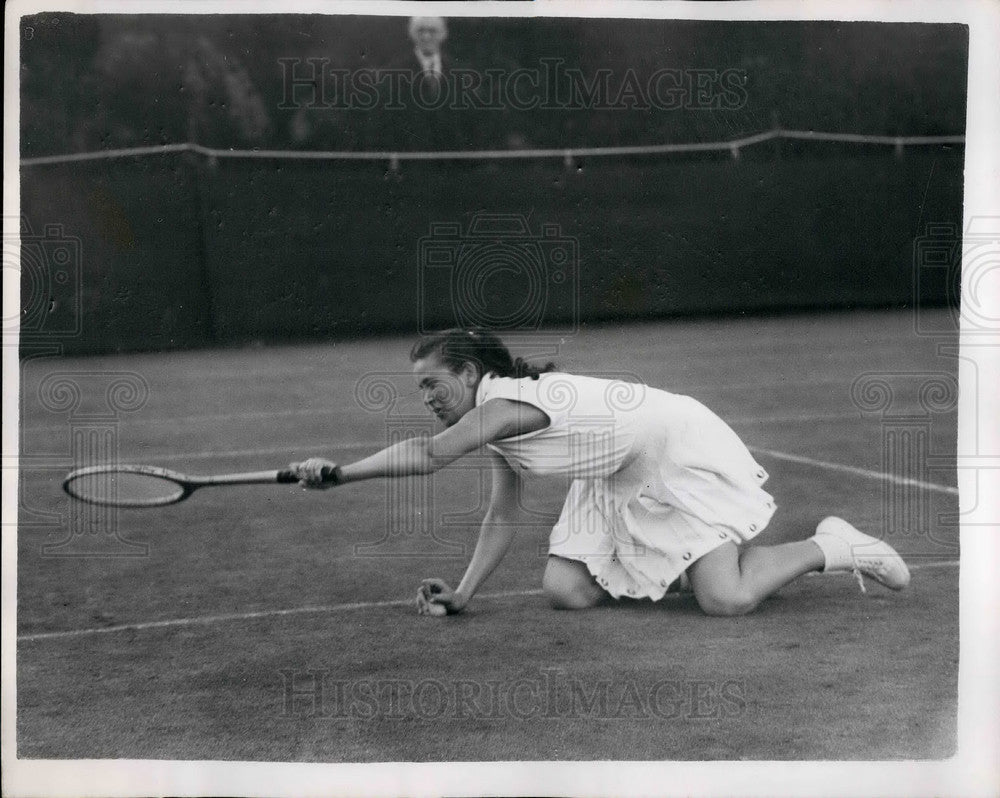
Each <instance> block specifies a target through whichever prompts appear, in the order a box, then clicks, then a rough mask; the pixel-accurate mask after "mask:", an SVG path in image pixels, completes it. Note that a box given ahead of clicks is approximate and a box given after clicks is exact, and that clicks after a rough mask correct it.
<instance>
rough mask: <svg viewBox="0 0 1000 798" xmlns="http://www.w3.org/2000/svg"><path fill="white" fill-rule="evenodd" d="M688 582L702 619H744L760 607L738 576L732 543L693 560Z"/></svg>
mask: <svg viewBox="0 0 1000 798" xmlns="http://www.w3.org/2000/svg"><path fill="white" fill-rule="evenodd" d="M688 578H689V579H690V580H691V588H692V590H693V591H694V597H695V599H697V601H698V606H699V607H701V609H702V612H704V613H705V614H706V615H746V614H747V613H748V612H751V611H752V610H753V609H754V608H756V606H757V605H758V604H759V603H760V598H759V597H758V596H756V595H755V594H754V593H753V591H752V590H751V589H750V588H749V587H748V586H747V585H746V584H745V582H744V580H743V577H742V575H741V574H740V565H739V550H738V549H737V547H736V546H735V545H734V544H732V543H726V544H724V545H722V546H719V547H718V548H717V549H714V550H712V551H710V552H708V554H706V555H704V556H703V557H701V558H700V559H698V560H696V561H695V563H694V565H692V566H691V567H690V568H689V569H688Z"/></svg>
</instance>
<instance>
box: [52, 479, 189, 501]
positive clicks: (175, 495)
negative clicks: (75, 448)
mask: <svg viewBox="0 0 1000 798" xmlns="http://www.w3.org/2000/svg"><path fill="white" fill-rule="evenodd" d="M66 490H67V492H68V493H69V494H70V495H72V496H75V497H76V498H78V499H82V500H83V501H87V502H91V503H93V504H110V505H118V506H123V507H128V506H134V507H143V506H155V505H160V504H171V503H173V502H175V501H178V500H179V499H181V498H182V497H183V495H184V486H183V485H181V484H179V483H178V482H175V481H174V480H172V479H170V478H168V477H165V476H160V475H156V474H139V473H134V472H129V471H113V470H108V471H102V472H98V473H91V474H86V473H85V474H80V475H78V476H75V477H72V478H71V479H69V480H68V481H67V482H66Z"/></svg>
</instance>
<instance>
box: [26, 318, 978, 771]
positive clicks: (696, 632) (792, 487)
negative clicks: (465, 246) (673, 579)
mask: <svg viewBox="0 0 1000 798" xmlns="http://www.w3.org/2000/svg"><path fill="white" fill-rule="evenodd" d="M936 343H937V341H935V340H932V339H927V338H921V337H918V336H916V335H914V333H913V331H912V319H911V317H910V316H909V315H908V314H905V313H851V314H838V315H822V316H790V317H780V318H756V319H746V320H740V321H708V320H699V321H677V322H659V323H646V324H636V325H629V326H623V327H618V326H612V325H605V326H596V327H591V328H586V329H584V330H583V331H581V332H580V334H579V335H577V336H575V337H573V338H571V339H569V340H567V341H566V342H565V343H564V345H563V346H562V347H561V349H560V352H559V353H558V360H559V361H560V364H561V365H564V366H565V367H566V368H567V370H577V371H581V372H617V373H623V374H625V373H629V374H634V375H635V376H637V377H639V378H642V379H643V380H645V381H647V382H648V383H649V384H652V385H656V386H659V387H664V388H667V389H669V390H675V391H678V392H684V393H691V394H693V395H695V396H697V397H698V398H700V399H702V400H703V401H704V402H706V403H707V404H708V405H709V406H710V407H712V408H713V409H715V410H716V411H717V412H719V413H720V414H721V415H722V416H723V417H724V418H726V419H728V420H729V421H730V423H731V424H732V425H733V426H734V428H735V429H737V431H738V432H740V434H741V435H742V436H743V437H744V439H745V440H746V441H747V443H748V444H749V445H751V446H757V447H762V448H766V449H773V450H777V451H781V452H787V453H791V454H797V455H802V456H806V457H811V458H814V459H817V460H824V461H833V462H838V463H843V464H847V465H852V466H857V467H861V468H867V469H872V470H876V471H880V470H883V464H884V463H885V456H884V454H883V440H884V438H885V435H886V434H887V430H888V431H891V429H892V424H894V423H896V422H887V421H885V420H880V419H879V418H878V417H872V416H870V415H866V414H862V413H860V412H859V411H858V409H857V408H856V407H855V406H854V405H853V404H852V403H851V398H850V386H851V383H852V382H853V381H854V380H855V379H856V378H857V377H859V376H861V375H863V374H866V373H875V372H907V373H912V374H922V373H926V374H930V373H933V372H942V373H946V374H947V373H954V371H955V361H954V359H953V358H951V359H948V358H944V357H941V356H939V355H938V354H937V353H936V350H935V344H936ZM407 344H408V342H407V341H404V340H402V339H391V338H390V339H381V340H377V341H366V342H353V343H336V344H329V345H320V344H313V345H300V346H284V347H273V348H248V349H228V350H213V351H199V352H183V353H172V354H159V355H154V354H145V355H129V356H117V357H112V356H104V357H99V358H98V357H92V358H79V359H66V360H59V361H57V360H46V361H38V362H34V363H28V364H26V365H25V368H24V370H23V376H24V382H23V386H22V396H23V410H22V424H23V431H22V440H23V453H24V454H27V455H28V456H29V459H28V461H27V465H26V466H25V467H24V469H23V470H22V480H23V485H22V495H23V498H22V513H21V526H20V529H19V539H18V556H19V561H18V579H19V583H18V602H19V606H18V632H19V634H20V635H22V636H26V637H25V639H22V640H20V641H19V645H18V752H19V755H20V756H22V757H55V758H64V757H68V758H90V757H97V758H102V757H127V758H178V759H206V758H207V759H254V760H296V761H424V760H428V761H430V760H504V759H617V758H621V759H636V760H644V759H650V760H663V759H670V760H683V759H740V758H743V759H756V758H763V759H813V758H818V759H824V758H829V759H840V758H857V759H881V758H939V757H946V756H949V755H950V754H952V753H953V752H954V746H955V720H956V718H955V713H956V678H957V663H958V568H957V567H953V566H948V565H945V566H935V565H933V564H934V563H941V562H948V561H954V560H956V559H957V557H958V548H957V539H958V534H957V532H958V530H957V528H956V527H955V526H953V525H949V524H948V523H944V522H942V521H941V520H940V519H939V515H940V514H942V513H955V512H957V497H956V496H954V495H950V494H948V493H944V492H930V493H924V492H917V493H914V494H913V496H912V497H911V498H914V499H920V498H921V497H924V498H925V499H926V503H925V504H923V505H920V508H921V509H920V514H919V515H918V516H917V517H916V520H915V522H914V523H913V524H911V525H908V526H906V527H905V528H903V527H899V526H892V527H887V523H886V520H885V516H884V512H885V511H884V509H883V504H884V490H883V486H882V483H880V482H879V481H878V480H875V479H872V478H869V477H864V476H859V475H852V474H845V473H840V472H837V471H833V470H830V469H828V468H823V467H817V466H809V465H799V464H796V463H792V462H788V461H784V460H780V459H775V458H773V457H770V456H766V455H763V454H762V455H760V456H759V459H760V461H761V463H762V464H763V465H765V467H766V468H767V469H768V471H769V472H770V474H771V480H770V482H769V483H768V486H767V487H768V488H769V490H771V492H772V493H773V494H774V496H775V498H776V500H777V502H778V505H779V511H778V513H777V514H776V516H775V518H774V520H773V521H772V525H771V526H770V527H769V528H768V529H767V530H766V531H765V532H764V533H763V534H762V535H761V536H760V537H759V538H758V541H757V542H760V543H768V542H780V541H784V540H795V539H800V538H804V537H806V536H808V535H809V534H811V531H812V528H813V527H814V525H815V523H816V521H817V520H818V519H819V518H821V517H822V516H823V515H825V514H828V513H833V512H836V513H838V514H841V515H844V516H845V517H847V518H849V519H850V520H851V521H852V522H854V523H855V524H857V525H858V526H860V527H862V528H864V529H868V530H870V531H872V532H873V533H874V534H880V535H883V536H885V537H886V539H887V540H889V541H890V542H891V543H893V545H895V546H896V547H897V548H899V549H900V551H901V552H903V554H904V555H905V556H906V557H907V558H908V560H909V561H910V562H911V564H913V565H914V566H917V568H915V570H914V581H913V585H912V586H911V589H910V590H908V591H905V592H903V593H901V594H891V593H889V592H888V591H885V590H883V589H881V588H879V587H878V586H871V587H870V588H869V591H870V592H869V594H868V595H862V594H861V593H860V592H859V591H858V589H857V587H856V585H855V583H854V581H853V580H852V579H850V578H849V577H845V576H829V577H822V576H818V577H810V578H805V579H802V580H799V581H798V582H796V583H794V584H792V585H789V586H788V587H786V588H784V589H783V590H782V591H781V592H780V593H779V594H778V595H777V596H775V597H773V598H772V599H769V600H768V601H767V602H765V603H764V604H763V605H762V607H761V608H760V609H759V610H758V611H757V612H755V613H754V614H752V615H750V616H747V617H743V618H735V619H719V618H707V617H705V616H704V615H702V614H701V613H700V612H699V611H698V609H697V607H696V605H695V604H694V602H693V601H692V600H691V599H690V598H686V597H681V598H676V597H672V598H668V599H667V600H665V601H664V602H663V603H661V604H657V605H652V604H650V603H646V602H643V603H631V604H629V603H624V604H622V605H620V606H615V607H609V608H601V609H596V610H592V611H587V612H581V613H559V612H555V611H553V610H550V609H548V607H547V605H546V604H545V602H544V599H543V598H542V597H541V596H540V595H538V594H537V592H530V591H537V590H538V588H539V586H540V580H541V574H542V570H543V568H544V563H545V556H544V544H545V541H546V538H547V529H546V524H547V523H548V522H546V520H545V517H544V515H545V514H546V513H554V512H557V511H558V508H559V506H560V503H561V498H562V488H561V486H560V485H558V484H554V483H552V484H543V485H540V486H536V487H534V488H532V490H531V491H530V492H529V493H528V495H527V496H526V501H528V502H529V503H530V506H531V507H532V508H534V509H537V510H538V512H539V514H540V518H539V524H538V526H537V528H535V529H528V530H525V531H524V532H523V533H522V534H520V535H519V536H518V538H517V540H516V541H515V544H514V546H513V549H512V551H511V553H510V554H509V555H508V557H507V559H506V560H505V561H504V562H503V563H502V564H501V566H500V567H499V569H498V571H497V572H496V573H495V574H494V576H493V577H492V579H491V580H490V582H488V583H487V585H486V586H485V587H484V588H483V593H484V594H493V593H497V592H504V593H518V592H525V591H528V593H527V594H523V595H508V596H506V597H492V598H491V597H489V596H488V595H487V596H484V597H482V598H479V599H477V600H475V601H474V602H473V604H472V606H471V607H470V609H469V611H468V612H467V613H466V614H465V615H463V616H459V617H456V618H448V619H444V620H437V619H429V618H421V617H418V616H416V614H415V612H414V610H413V608H412V607H410V606H402V605H386V604H385V602H391V601H393V600H408V599H409V598H410V597H411V596H412V594H413V593H414V592H415V589H416V586H417V584H418V582H419V579H420V578H422V577H425V576H442V577H444V578H446V579H449V580H457V579H458V578H459V576H460V575H461V572H462V570H463V567H464V564H465V562H466V560H467V558H468V556H469V553H470V552H471V546H472V545H473V544H474V540H475V533H476V528H477V521H478V515H477V510H478V509H479V507H480V501H479V489H480V486H481V483H482V479H483V478H484V476H485V475H483V474H481V473H480V471H479V468H478V466H477V465H476V463H474V462H473V463H470V464H464V465H463V464H456V465H454V466H452V467H450V468H449V469H447V470H446V471H444V472H441V473H439V474H438V475H435V477H434V478H433V480H432V481H431V483H430V488H429V493H428V496H427V497H425V498H420V497H418V498H413V495H414V494H406V493H400V492H398V491H397V492H393V493H390V492H388V483H379V482H372V483H365V484H359V485H352V486H349V487H346V488H344V489H342V490H337V491H330V492H326V493H322V494H316V493H308V494H307V493H305V492H303V491H301V490H299V489H297V488H295V487H280V486H275V487H264V488H232V489H219V490H205V491H202V492H199V493H198V494H196V495H195V496H194V497H193V498H192V499H190V500H188V501H187V502H185V503H183V504H181V505H177V506H174V507H170V508H164V509H161V510H152V511H136V510H132V511H121V512H120V515H119V516H118V528H119V530H120V533H121V534H122V536H123V537H125V538H127V539H131V540H134V541H140V542H143V543H146V544H148V547H149V549H148V554H147V556H144V557H132V558H110V557H104V558H96V559H79V558H68V557H60V556H51V555H48V556H46V555H43V553H42V546H44V545H45V544H50V545H51V544H57V543H59V542H60V541H62V540H63V539H64V538H65V537H66V534H67V532H66V520H65V519H66V517H67V514H68V513H69V511H70V507H69V504H68V501H67V500H66V499H64V498H63V496H62V494H61V491H60V490H59V480H60V478H61V476H62V475H63V473H64V472H65V470H66V468H65V467H64V465H65V464H66V463H68V462H69V451H70V450H69V434H70V425H69V424H68V422H67V419H66V416H65V415H59V414H55V413H51V412H49V411H47V410H45V409H44V408H42V407H41V406H40V405H39V402H38V399H37V390H38V385H39V383H40V381H41V380H42V379H44V377H45V376H46V375H47V374H50V373H52V372H55V371H66V372H74V373H77V372H80V373H82V372H102V371H103V372H107V371H129V372H134V373H136V374H140V375H142V377H143V378H144V379H145V380H146V382H147V383H148V384H149V388H150V397H149V401H148V403H147V404H146V406H145V407H144V408H142V409H141V410H138V411H136V412H134V413H131V414H127V415H125V416H123V418H122V420H121V421H120V426H119V428H118V432H119V436H120V448H121V453H122V459H123V460H126V461H133V462H149V463H154V464H162V465H166V466H168V467H172V468H176V469H179V470H183V471H189V472H195V473H197V472H202V473H212V472H218V471H226V470H244V469H258V468H267V467H279V466H281V465H283V464H284V463H285V462H287V461H288V460H291V459H295V458H297V457H299V456H302V455H310V454H320V453H329V454H331V455H332V456H334V457H337V458H341V459H346V458H349V457H354V456H358V455H360V454H363V453H364V452H366V451H369V450H370V449H371V447H372V446H373V445H374V444H375V443H377V442H378V441H383V440H385V439H386V436H387V434H388V431H389V430H391V429H398V428H401V427H407V425H409V427H408V428H415V425H416V426H419V424H420V423H424V422H423V421H420V422H419V423H418V422H417V421H415V420H414V421H410V420H407V419H408V417H409V415H410V414H415V413H419V412H420V409H419V406H418V405H417V404H416V403H414V402H413V401H412V399H411V398H405V399H404V400H403V401H402V403H401V404H400V405H399V406H398V407H397V408H396V410H395V413H394V415H393V416H392V417H391V419H390V420H389V421H387V420H386V416H385V415H384V414H379V413H375V412H369V411H366V410H364V409H362V408H361V407H359V406H358V403H357V401H356V399H355V386H356V384H357V383H358V381H359V380H361V379H362V378H363V377H364V376H365V375H366V374H368V373H371V372H379V371H382V372H387V373H390V374H398V375H401V376H399V377H398V378H397V381H398V382H399V384H400V385H403V384H405V372H406V370H407V368H408V364H407V362H406V357H405V353H406V351H407V348H408V346H407ZM893 384H894V385H895V386H897V388H898V390H897V396H896V398H895V401H896V405H894V408H893V409H894V410H896V409H899V410H900V411H901V412H906V413H909V414H911V415H912V414H913V413H914V412H916V411H917V410H918V409H919V404H918V401H917V399H918V397H917V393H916V389H915V387H914V386H915V385H918V384H919V381H918V382H916V383H915V382H913V381H912V380H910V379H909V378H901V377H896V378H893ZM414 418H415V419H417V418H420V417H419V416H414ZM924 428H925V432H926V434H927V436H928V449H927V451H928V452H929V453H930V454H931V455H933V456H934V457H938V456H940V458H941V462H944V463H945V464H947V462H948V459H949V457H951V453H953V451H954V446H955V416H954V413H949V412H945V413H941V414H936V415H934V416H932V417H930V418H929V419H928V420H927V423H926V424H925V425H924ZM241 452H242V453H241ZM31 458H34V459H33V460H32V459H31ZM935 462H938V461H937V460H935ZM923 478H925V479H927V480H929V481H932V482H936V483H940V484H944V485H953V484H954V478H955V475H954V472H953V470H949V469H947V468H941V469H939V470H937V471H934V472H931V473H929V474H926V475H924V476H923ZM407 496H410V498H406V497H407ZM390 497H392V498H391V501H392V502H395V505H396V506H397V508H401V509H397V510H396V511H394V512H395V514H396V515H397V516H399V520H398V521H397V522H394V523H395V526H393V525H391V524H390V523H389V521H388V520H387V518H388V516H389V515H390V510H389V509H388V506H389V505H388V504H387V503H388V502H390ZM401 497H402V498H401ZM46 511H47V512H53V513H61V514H62V515H63V520H62V521H52V520H47V519H46V518H45V517H43V516H42V515H41V513H43V512H46ZM418 511H419V513H420V516H419V517H418V516H416V515H414V514H415V513H416V512H418ZM411 513H412V514H411ZM410 519H413V520H410ZM419 519H430V522H429V524H428V525H427V526H426V527H423V528H422V527H421V526H420V521H419ZM387 529H392V531H393V532H394V534H390V535H387V534H386V532H387ZM422 529H423V530H424V531H421V530H422ZM428 529H433V530H434V534H433V536H431V535H430V534H428V533H427V532H426V530H428ZM405 532H409V534H404V533H405ZM73 545H75V544H74V543H72V542H71V545H70V547H69V548H68V549H63V550H62V551H63V552H65V551H68V550H71V549H72V546H73ZM359 545H361V546H365V547H366V548H365V549H364V551H365V552H366V553H365V554H359V551H358V549H357V548H356V547H357V546H359ZM928 566H930V567H928ZM359 602H361V603H366V602H371V603H375V604H376V606H370V607H357V608H346V609H345V608H339V609H330V610H328V611H323V612H316V613H292V614H287V615H274V614H270V615H268V614H265V615H263V616H262V617H258V618H252V619H231V620H220V621H214V622H206V623H198V624H193V625H183V626H178V625H171V626H165V627H154V628H142V629H128V630H124V631H115V632H109V633H103V634H95V633H87V634H82V635H78V636H70V637H55V638H44V637H43V638H33V637H31V636H32V635H38V634H42V633H46V632H59V631H68V630H92V629H96V628H100V627H108V626H115V625H120V624H142V623H145V622H150V621H161V620H171V619H197V618H202V617H204V616H214V615H220V614H226V613H235V614H243V613H248V612H263V613H268V612H270V611H273V610H282V609H292V610H294V609H296V608H302V607H309V606H324V607H334V606H336V605H343V604H353V603H359ZM315 671H322V672H324V674H325V675H324V676H323V679H324V685H325V687H326V691H325V694H324V701H323V703H322V706H321V707H316V706H315V705H313V704H312V702H311V699H309V698H302V697H300V698H295V699H293V700H292V701H291V703H290V704H289V703H288V700H287V698H288V697H287V695H286V693H285V689H286V687H287V685H288V684H289V681H288V680H289V679H292V680H293V681H292V682H291V684H293V685H294V687H295V688H296V689H300V690H302V689H307V688H308V687H309V686H311V685H312V684H313V681H311V679H312V678H313V677H312V675H311V674H313V672H315ZM283 673H284V675H283ZM519 680H521V681H519ZM340 689H342V690H345V691H347V692H345V694H344V697H343V700H340V699H339V698H338V693H337V691H338V690H340ZM413 690H417V691H418V695H420V696H423V699H424V703H423V704H419V702H415V699H414V698H413V696H412V695H410V693H411V691H413ZM350 691H354V692H353V693H352V692H350ZM366 691H367V692H366ZM393 691H396V692H395V693H394V692H393ZM518 691H519V692H518ZM394 695H395V696H396V698H395V699H394V698H393V696H394ZM460 696H464V697H465V701H464V703H463V702H462V701H460V700H459V697H460ZM602 696H603V698H602ZM394 702H395V703H394ZM550 702H551V703H550ZM316 709H320V710H321V711H322V716H319V717H317V716H316V714H315V712H314V710H316ZM437 712H440V713H441V714H440V717H434V715H435V714H436V713H437Z"/></svg>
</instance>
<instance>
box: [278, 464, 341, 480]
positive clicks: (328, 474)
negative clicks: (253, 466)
mask: <svg viewBox="0 0 1000 798" xmlns="http://www.w3.org/2000/svg"><path fill="white" fill-rule="evenodd" d="M322 473H323V481H324V482H333V483H334V484H337V483H338V482H340V479H339V475H338V474H337V467H336V466H332V467H331V466H326V467H325V468H324V469H323V472H322ZM277 481H278V482H280V483H282V484H285V483H289V484H290V483H292V482H298V481H299V478H298V476H297V475H296V473H295V472H294V471H292V470H291V469H288V468H286V469H283V470H282V471H279V472H278V480H277Z"/></svg>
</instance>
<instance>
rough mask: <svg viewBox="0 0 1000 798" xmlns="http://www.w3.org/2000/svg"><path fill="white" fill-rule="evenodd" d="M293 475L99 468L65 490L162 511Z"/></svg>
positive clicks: (77, 476)
mask: <svg viewBox="0 0 1000 798" xmlns="http://www.w3.org/2000/svg"><path fill="white" fill-rule="evenodd" d="M334 479H335V476H334V469H332V468H324V469H323V480H324V481H327V482H332V481H333V480H334ZM298 481H299V478H298V477H297V476H296V475H295V472H294V471H291V470H288V469H285V470H282V471H249V472H246V473H242V474H215V475H212V476H189V475H187V474H180V473H178V472H177V471H170V470H168V469H166V468H157V467H156V466H145V465H100V466H90V467H89V468H81V469H79V470H77V471H73V472H72V473H70V474H69V475H67V477H66V479H64V480H63V485H62V486H63V490H64V491H66V492H67V493H68V494H69V495H70V496H72V497H73V498H74V499H79V500H80V501H85V502H89V503H90V504H105V505H114V506H116V507H163V506H165V505H168V504H177V502H181V501H184V499H186V498H187V497H188V496H190V495H191V494H192V493H194V492H195V491H196V490H198V488H205V487H211V486H214V485H265V484H291V483H293V482H298Z"/></svg>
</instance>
